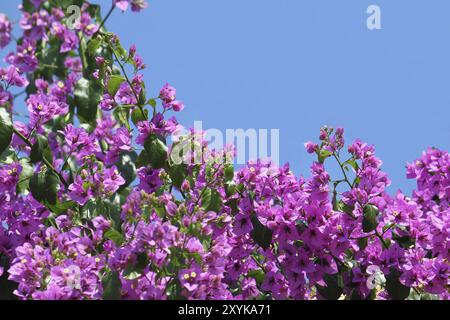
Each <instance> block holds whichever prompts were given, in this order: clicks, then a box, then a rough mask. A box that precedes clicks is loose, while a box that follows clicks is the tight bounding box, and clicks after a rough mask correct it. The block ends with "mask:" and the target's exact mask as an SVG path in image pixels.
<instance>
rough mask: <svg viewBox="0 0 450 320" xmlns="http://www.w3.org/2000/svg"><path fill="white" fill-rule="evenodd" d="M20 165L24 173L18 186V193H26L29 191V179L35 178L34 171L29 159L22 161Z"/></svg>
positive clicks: (21, 174)
mask: <svg viewBox="0 0 450 320" xmlns="http://www.w3.org/2000/svg"><path fill="white" fill-rule="evenodd" d="M19 162H20V165H21V166H22V172H21V173H20V177H19V183H18V184H17V188H16V190H17V193H18V194H20V193H24V192H25V191H26V190H28V185H29V183H30V182H29V179H30V178H31V177H32V176H33V173H34V170H33V166H32V165H31V163H30V160H29V159H27V158H23V159H20V161H19Z"/></svg>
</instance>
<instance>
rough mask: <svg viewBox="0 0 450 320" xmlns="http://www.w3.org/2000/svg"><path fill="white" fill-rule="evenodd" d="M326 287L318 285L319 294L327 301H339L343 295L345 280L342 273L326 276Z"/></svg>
mask: <svg viewBox="0 0 450 320" xmlns="http://www.w3.org/2000/svg"><path fill="white" fill-rule="evenodd" d="M323 279H324V281H325V283H326V286H320V285H316V288H317V291H318V292H319V294H320V295H321V296H322V297H324V298H325V299H327V300H338V299H339V297H340V296H341V295H342V293H343V287H344V284H343V278H342V275H341V274H340V273H335V274H325V275H324V277H323Z"/></svg>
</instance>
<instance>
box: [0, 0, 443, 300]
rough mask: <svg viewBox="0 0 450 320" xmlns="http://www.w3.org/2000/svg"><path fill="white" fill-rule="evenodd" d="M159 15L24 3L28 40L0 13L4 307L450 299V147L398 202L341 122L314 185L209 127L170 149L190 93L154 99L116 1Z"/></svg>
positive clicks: (316, 150) (425, 162) (421, 167)
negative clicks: (215, 135)
mask: <svg viewBox="0 0 450 320" xmlns="http://www.w3.org/2000/svg"><path fill="white" fill-rule="evenodd" d="M70 5H78V6H79V8H80V9H81V11H80V12H81V15H80V17H79V19H77V20H76V21H75V23H74V24H73V23H72V21H69V20H70V19H69V18H68V17H67V9H68V7H69V6H70ZM146 7H147V3H146V2H145V1H143V0H114V1H113V3H112V6H111V9H110V11H109V13H108V14H107V15H106V16H105V18H102V17H101V15H100V7H99V6H98V5H93V4H89V3H88V2H87V1H82V0H71V1H66V0H47V1H45V0H24V1H23V4H22V5H21V6H20V10H21V11H22V18H21V19H20V21H19V22H18V25H19V27H20V29H21V30H22V36H21V37H20V38H18V39H17V40H15V38H14V37H12V35H11V30H12V28H13V23H12V22H11V21H10V20H9V19H8V18H7V17H6V16H5V15H4V14H0V47H1V48H4V47H5V46H7V45H8V43H10V42H11V41H16V50H15V51H14V52H10V53H7V54H5V55H4V56H5V62H6V64H7V67H5V68H1V69H0V78H1V79H0V154H1V155H0V222H1V223H0V275H1V283H0V292H1V295H2V297H8V296H10V295H13V296H15V297H18V298H20V299H449V298H450V294H449V283H450V265H449V260H448V258H449V252H450V251H449V250H450V238H449V237H450V234H449V232H450V209H449V199H450V155H449V154H448V152H446V151H443V150H438V149H436V148H430V149H428V150H427V151H426V152H425V153H423V155H422V156H421V157H420V158H419V159H417V160H416V161H414V162H413V163H412V164H408V165H407V177H408V178H411V179H416V180H417V188H416V190H415V191H413V192H412V194H411V195H409V196H408V195H405V194H403V193H401V192H398V193H397V194H395V195H389V194H388V193H386V191H385V189H386V187H387V186H388V185H389V184H390V181H389V179H388V176H387V175H386V173H384V172H383V171H382V170H381V161H380V160H379V159H378V158H377V157H376V156H375V150H374V147H373V146H371V145H369V144H366V143H364V142H362V141H359V140H357V141H355V142H353V143H352V144H350V145H349V146H348V147H347V148H345V147H344V136H343V129H341V128H337V129H332V128H329V127H328V128H327V127H325V128H322V129H321V131H320V137H319V140H320V141H319V143H313V142H308V143H306V144H305V146H306V149H307V151H308V152H309V153H311V154H312V156H313V157H314V158H313V159H312V165H311V177H309V178H303V177H300V178H298V177H296V176H295V175H294V174H293V173H292V172H291V171H290V169H289V166H288V165H285V166H282V167H277V166H274V165H273V164H271V163H270V162H269V161H262V160H261V161H254V162H250V163H248V165H246V166H245V167H243V168H241V169H239V170H236V171H235V169H234V167H233V165H232V164H230V162H229V161H219V160H229V157H230V155H232V151H233V150H232V149H229V150H208V145H207V143H205V142H204V141H202V139H201V137H202V133H201V132H195V131H194V130H190V131H189V133H188V134H185V135H183V136H181V137H179V139H178V140H174V142H171V143H170V144H169V143H168V141H169V139H168V138H169V136H171V135H172V134H173V133H174V132H176V131H177V130H178V129H180V127H181V126H180V125H179V124H178V122H177V120H176V118H175V117H173V115H174V114H175V113H176V112H179V111H181V110H182V109H183V108H184V106H183V103H182V102H180V101H179V100H177V98H176V90H175V89H174V88H173V87H172V86H170V85H165V86H164V87H163V88H162V89H161V90H160V93H159V95H158V97H154V98H150V97H147V94H146V88H145V84H144V82H143V76H142V70H143V69H144V68H145V64H144V62H143V59H142V57H141V56H140V55H139V54H138V53H137V52H136V47H135V46H132V47H131V48H129V49H128V50H126V49H124V48H123V47H122V46H121V44H120V40H119V38H118V36H117V35H115V34H112V33H110V32H108V31H107V30H106V28H105V21H106V20H107V18H108V17H109V16H110V14H111V12H112V11H113V10H115V8H117V9H116V10H122V11H126V10H128V9H131V10H132V11H140V10H141V9H144V8H146ZM13 39H14V40H13ZM17 88H22V89H17ZM20 90H24V91H23V92H19V93H17V94H15V95H13V92H18V91H20ZM21 105H23V106H26V109H27V110H28V113H27V115H26V117H24V119H27V121H26V123H23V122H19V121H17V113H18V112H17V108H16V106H18V107H20V106H21ZM181 143H185V144H186V145H187V146H188V148H187V150H188V152H187V153H186V154H185V155H184V158H183V159H184V161H182V162H181V163H180V162H175V161H173V157H171V154H172V153H173V152H174V150H178V149H179V148H176V147H177V146H178V145H179V144H181ZM199 154H201V155H202V156H201V160H202V161H190V160H192V159H196V158H198V155H199ZM205 155H206V156H205ZM330 161H336V162H337V163H338V165H339V167H340V169H342V170H341V175H340V177H335V178H333V177H331V176H330V175H329V174H328V172H327V169H326V164H327V162H330Z"/></svg>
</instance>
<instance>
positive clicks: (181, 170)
mask: <svg viewBox="0 0 450 320" xmlns="http://www.w3.org/2000/svg"><path fill="white" fill-rule="evenodd" d="M187 174H188V169H187V165H185V164H175V165H172V166H171V167H170V169H169V176H170V179H171V180H172V183H173V185H174V186H175V187H177V188H178V189H180V188H181V184H182V183H183V182H184V180H185V179H186V176H187Z"/></svg>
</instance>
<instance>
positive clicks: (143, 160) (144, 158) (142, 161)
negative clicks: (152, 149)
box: [136, 149, 150, 168]
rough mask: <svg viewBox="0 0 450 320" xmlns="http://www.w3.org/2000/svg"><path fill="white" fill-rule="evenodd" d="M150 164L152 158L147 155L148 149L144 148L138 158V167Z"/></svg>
mask: <svg viewBox="0 0 450 320" xmlns="http://www.w3.org/2000/svg"><path fill="white" fill-rule="evenodd" d="M148 164H150V159H149V157H148V155H147V151H145V149H144V150H142V151H141V153H140V154H139V156H138V158H137V160H136V168H142V167H146V166H147V165H148Z"/></svg>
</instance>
